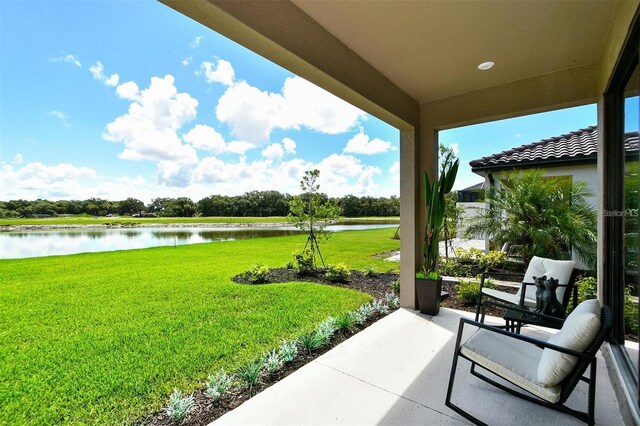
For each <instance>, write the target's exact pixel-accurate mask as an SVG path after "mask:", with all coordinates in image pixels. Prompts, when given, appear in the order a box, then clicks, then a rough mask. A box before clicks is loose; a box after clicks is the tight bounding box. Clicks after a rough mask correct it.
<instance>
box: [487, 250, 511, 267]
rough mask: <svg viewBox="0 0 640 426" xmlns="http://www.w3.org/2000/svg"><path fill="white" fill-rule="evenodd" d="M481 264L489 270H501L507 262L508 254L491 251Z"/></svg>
mask: <svg viewBox="0 0 640 426" xmlns="http://www.w3.org/2000/svg"><path fill="white" fill-rule="evenodd" d="M481 262H482V263H483V264H484V266H485V267H486V268H487V269H491V268H500V267H502V266H504V264H505V263H506V262H507V253H505V252H503V251H500V250H498V251H490V252H489V253H487V254H485V255H484V256H483V257H482V259H481Z"/></svg>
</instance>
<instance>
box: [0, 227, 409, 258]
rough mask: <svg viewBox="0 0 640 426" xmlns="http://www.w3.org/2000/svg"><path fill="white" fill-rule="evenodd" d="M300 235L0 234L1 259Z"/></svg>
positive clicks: (284, 230)
mask: <svg viewBox="0 0 640 426" xmlns="http://www.w3.org/2000/svg"><path fill="white" fill-rule="evenodd" d="M397 226H398V225H397V224H389V223H386V224H385V223H376V224H371V223H365V224H362V223H350V224H348V225H332V226H329V227H328V229H330V230H332V231H334V232H340V231H347V230H361V229H374V228H393V227H397ZM302 233H303V232H302V231H300V230H298V229H296V228H294V227H291V226H284V227H261V228H249V227H238V228H214V227H211V228H172V227H166V228H162V227H158V228H152V227H149V228H136V229H131V228H116V229H51V230H33V231H16V232H0V259H19V258H26V257H39V256H52V255H61V254H72V253H85V252H100V251H113V250H131V249H138V248H147V247H156V246H172V245H184V244H197V243H206V242H219V241H232V240H247V239H252V238H265V237H278V236H285V235H297V234H302Z"/></svg>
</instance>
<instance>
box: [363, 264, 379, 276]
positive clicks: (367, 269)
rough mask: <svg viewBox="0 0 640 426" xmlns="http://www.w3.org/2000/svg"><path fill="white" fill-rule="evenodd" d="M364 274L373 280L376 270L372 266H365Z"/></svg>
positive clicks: (376, 273) (376, 274)
mask: <svg viewBox="0 0 640 426" xmlns="http://www.w3.org/2000/svg"><path fill="white" fill-rule="evenodd" d="M364 274H365V275H366V276H367V277H369V278H373V277H376V276H378V271H376V268H374V267H373V266H365V267H364Z"/></svg>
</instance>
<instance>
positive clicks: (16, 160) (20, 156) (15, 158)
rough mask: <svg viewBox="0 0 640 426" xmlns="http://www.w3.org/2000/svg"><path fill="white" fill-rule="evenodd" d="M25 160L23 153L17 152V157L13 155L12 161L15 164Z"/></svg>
mask: <svg viewBox="0 0 640 426" xmlns="http://www.w3.org/2000/svg"><path fill="white" fill-rule="evenodd" d="M23 161H24V160H23V158H22V154H16V156H15V157H13V161H12V163H13V164H22V162H23Z"/></svg>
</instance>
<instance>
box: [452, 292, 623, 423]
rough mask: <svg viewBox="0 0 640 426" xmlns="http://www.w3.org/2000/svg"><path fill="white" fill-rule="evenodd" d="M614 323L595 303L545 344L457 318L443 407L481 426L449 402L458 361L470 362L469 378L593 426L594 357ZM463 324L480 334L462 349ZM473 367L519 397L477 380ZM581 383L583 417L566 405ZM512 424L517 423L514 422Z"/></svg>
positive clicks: (588, 303)
mask: <svg viewBox="0 0 640 426" xmlns="http://www.w3.org/2000/svg"><path fill="white" fill-rule="evenodd" d="M514 309H518V308H514ZM612 322H613V318H612V314H611V309H610V308H609V307H608V306H600V303H599V302H598V300H596V299H593V300H587V301H585V302H582V303H581V304H580V305H578V306H577V307H576V309H574V310H573V312H571V314H570V315H569V316H568V317H567V319H566V320H565V321H564V324H563V326H562V328H561V329H560V330H559V331H558V332H557V333H556V334H554V335H553V336H552V337H551V338H550V339H549V340H548V341H546V342H545V341H543V340H539V339H534V338H531V337H528V336H524V335H521V334H516V333H511V332H509V331H506V330H503V329H500V328H498V327H493V326H489V325H486V324H483V323H479V322H476V321H472V320H469V319H466V318H461V320H460V326H459V328H458V336H457V340H456V346H455V353H454V358H453V362H452V366H451V375H450V378H449V388H448V390H447V397H446V401H445V403H446V405H447V406H448V407H449V408H451V409H453V410H454V411H456V412H457V413H459V414H461V415H462V416H464V417H465V418H466V419H468V420H471V421H472V422H474V423H476V424H484V423H482V421H480V420H478V419H477V418H476V417H474V416H472V415H471V414H469V413H467V412H466V411H464V410H462V409H461V408H460V407H458V406H457V405H455V404H453V403H452V402H451V396H452V392H453V384H454V380H455V374H456V367H457V363H458V357H462V358H465V359H467V360H469V361H470V362H471V374H473V375H474V376H476V377H478V378H480V379H482V380H484V381H486V382H487V383H490V384H492V385H494V386H496V387H498V388H500V389H502V390H504V391H506V392H509V393H511V394H513V395H516V396H519V397H521V398H524V399H526V400H528V401H531V402H534V403H536V404H539V405H542V406H545V407H548V408H551V409H554V410H557V411H561V412H564V413H567V414H570V415H572V416H575V417H577V418H579V419H581V420H582V421H584V422H586V423H588V424H590V425H592V424H593V423H594V407H595V389H596V353H597V351H598V350H599V349H600V346H601V345H602V342H604V340H605V338H606V336H607V335H608V334H609V332H610V331H611V326H612ZM466 324H469V325H471V326H474V327H477V328H478V329H477V330H476V331H475V333H474V334H473V335H472V336H471V337H470V338H469V339H467V341H466V342H465V343H464V344H460V342H461V338H462V333H463V328H464V326H465V325H466ZM476 367H481V368H482V369H483V370H486V371H488V372H489V373H492V375H493V376H497V378H498V380H500V381H502V382H507V383H511V384H513V385H515V386H517V387H518V388H520V389H521V390H522V391H518V390H515V389H514V388H513V387H508V386H505V384H503V383H501V382H500V381H496V380H494V379H492V378H490V377H488V376H485V375H484V374H480V373H479V372H478V371H477V370H476ZM587 368H590V372H589V378H588V379H587V378H584V377H583V374H584V372H585V371H586V370H587ZM580 380H583V381H586V382H587V383H588V385H589V391H588V403H587V406H588V410H587V412H581V411H577V410H574V409H572V408H570V407H568V406H566V405H565V402H566V401H567V399H568V398H569V396H570V395H571V393H572V392H573V390H574V388H575V387H576V385H577V384H578V382H579V381H580ZM496 409H499V407H496ZM505 414H507V413H505ZM514 415H517V414H516V413H514ZM513 420H514V422H515V421H516V420H517V419H515V418H514V419H513ZM505 422H507V423H508V422H509V419H507V418H505Z"/></svg>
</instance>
